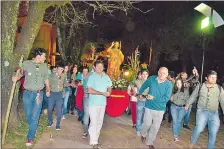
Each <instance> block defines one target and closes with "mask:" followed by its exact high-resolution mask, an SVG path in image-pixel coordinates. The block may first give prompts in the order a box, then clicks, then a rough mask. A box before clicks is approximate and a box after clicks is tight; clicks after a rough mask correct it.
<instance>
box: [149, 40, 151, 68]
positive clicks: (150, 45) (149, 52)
mask: <svg viewBox="0 0 224 149" xmlns="http://www.w3.org/2000/svg"><path fill="white" fill-rule="evenodd" d="M151 60H152V41H151V45H150V48H149V65H150V62H151Z"/></svg>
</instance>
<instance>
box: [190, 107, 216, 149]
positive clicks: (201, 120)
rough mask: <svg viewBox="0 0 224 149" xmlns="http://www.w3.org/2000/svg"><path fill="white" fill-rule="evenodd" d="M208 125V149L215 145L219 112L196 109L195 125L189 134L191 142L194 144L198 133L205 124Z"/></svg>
mask: <svg viewBox="0 0 224 149" xmlns="http://www.w3.org/2000/svg"><path fill="white" fill-rule="evenodd" d="M206 125H208V133H209V136H208V145H207V148H208V149H213V148H214V147H215V140H216V135H217V133H218V130H219V126H220V120H219V113H218V110H217V111H210V110H203V109H198V110H197V114H196V126H195V128H194V130H193V134H192V136H191V143H193V144H196V142H197V140H198V137H199V135H200V133H201V132H202V131H203V130H204V128H205V126H206Z"/></svg>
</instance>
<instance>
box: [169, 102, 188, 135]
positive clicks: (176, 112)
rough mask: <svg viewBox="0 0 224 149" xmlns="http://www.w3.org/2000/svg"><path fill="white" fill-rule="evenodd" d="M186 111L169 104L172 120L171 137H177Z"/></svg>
mask: <svg viewBox="0 0 224 149" xmlns="http://www.w3.org/2000/svg"><path fill="white" fill-rule="evenodd" d="M186 113H187V111H186V110H185V109H184V107H178V106H176V105H174V104H171V115H172V118H173V136H174V137H178V135H179V130H180V127H181V122H182V120H183V118H184V116H185V115H186Z"/></svg>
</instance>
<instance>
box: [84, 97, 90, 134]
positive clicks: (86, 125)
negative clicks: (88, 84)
mask: <svg viewBox="0 0 224 149" xmlns="http://www.w3.org/2000/svg"><path fill="white" fill-rule="evenodd" d="M88 102H89V98H88V96H87V97H84V99H83V108H84V116H83V125H84V133H88V129H89V103H88Z"/></svg>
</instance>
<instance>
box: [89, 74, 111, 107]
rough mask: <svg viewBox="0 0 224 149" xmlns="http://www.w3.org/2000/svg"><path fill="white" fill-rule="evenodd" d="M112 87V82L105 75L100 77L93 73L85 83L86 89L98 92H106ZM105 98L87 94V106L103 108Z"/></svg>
mask: <svg viewBox="0 0 224 149" xmlns="http://www.w3.org/2000/svg"><path fill="white" fill-rule="evenodd" d="M111 86H112V81H111V79H110V78H109V76H108V75H106V74H105V73H103V74H102V76H100V75H99V74H97V73H96V72H93V73H92V74H91V75H90V76H89V77H88V81H87V87H88V88H92V89H94V90H96V91H99V92H107V89H108V88H109V87H111ZM106 101H107V98H106V97H105V96H103V95H96V94H89V105H91V106H104V105H106V103H107V102H106Z"/></svg>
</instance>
